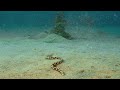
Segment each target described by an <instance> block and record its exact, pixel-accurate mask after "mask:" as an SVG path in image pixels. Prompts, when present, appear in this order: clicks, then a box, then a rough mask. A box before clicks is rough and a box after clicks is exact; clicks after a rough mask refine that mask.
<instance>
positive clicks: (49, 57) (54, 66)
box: [46, 55, 65, 75]
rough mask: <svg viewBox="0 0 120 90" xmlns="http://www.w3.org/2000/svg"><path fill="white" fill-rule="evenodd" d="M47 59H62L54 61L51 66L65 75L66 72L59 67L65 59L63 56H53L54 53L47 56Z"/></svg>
mask: <svg viewBox="0 0 120 90" xmlns="http://www.w3.org/2000/svg"><path fill="white" fill-rule="evenodd" d="M46 59H49V60H60V61H58V62H55V63H53V64H52V65H51V68H52V69H53V70H55V71H57V72H59V73H60V74H61V75H65V73H64V72H63V71H62V70H61V69H60V68H58V67H57V66H58V65H59V64H61V63H63V62H64V60H63V59H62V58H60V57H53V56H52V55H48V56H47V57H46Z"/></svg>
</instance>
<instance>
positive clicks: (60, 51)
mask: <svg viewBox="0 0 120 90" xmlns="http://www.w3.org/2000/svg"><path fill="white" fill-rule="evenodd" d="M95 29H96V28H95ZM101 29H102V28H101ZM75 30H76V31H75ZM82 30H86V28H85V27H82V28H76V27H74V28H72V29H71V30H68V31H69V32H70V33H71V34H72V35H73V36H74V37H75V38H76V39H75V40H66V39H63V38H61V37H57V39H56V38H54V37H53V38H54V39H50V38H52V35H51V36H47V37H44V38H41V37H40V39H38V37H37V39H28V38H27V37H16V36H17V35H16V36H15V37H12V38H1V39H0V78H20V79H21V78H22V79H23V78H29V79H31V78H34V79H36V78H37V79H41V78H42V79H56V78H57V79H62V78H63V79H82V78H83V79H87V78H90V79H91V78H92V79H102V78H120V38H116V37H114V36H109V35H108V34H106V33H104V32H98V33H96V32H94V29H93V28H90V29H89V31H88V30H86V31H85V32H83V31H82ZM87 31H88V32H89V33H86V32H87ZM18 36H19V35H18ZM53 36H54V35H53ZM4 37H5V34H4ZM48 37H49V39H50V40H49V39H48ZM46 38H47V39H48V41H47V42H46ZM58 38H60V39H59V40H58ZM56 40H58V42H56ZM61 40H62V41H61ZM49 41H50V42H49ZM50 54H53V55H54V56H58V57H61V58H63V59H64V63H62V64H60V65H59V66H58V67H60V69H61V70H63V71H64V72H65V76H62V75H61V74H60V73H58V72H56V71H54V70H52V69H51V68H50V66H51V64H53V63H54V62H56V61H57V60H56V61H55V60H47V59H45V58H46V56H47V55H50Z"/></svg>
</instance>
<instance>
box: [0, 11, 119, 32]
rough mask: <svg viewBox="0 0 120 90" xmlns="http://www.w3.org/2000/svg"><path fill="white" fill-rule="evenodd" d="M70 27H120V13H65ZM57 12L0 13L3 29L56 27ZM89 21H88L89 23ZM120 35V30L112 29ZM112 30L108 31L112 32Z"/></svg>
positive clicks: (0, 24) (0, 25)
mask: <svg viewBox="0 0 120 90" xmlns="http://www.w3.org/2000/svg"><path fill="white" fill-rule="evenodd" d="M64 12H65V18H66V20H67V22H68V26H80V25H82V26H87V25H88V23H90V24H89V25H91V26H92V27H93V26H94V27H111V26H114V27H119V26H120V11H64ZM56 13H57V11H0V27H1V28H4V29H5V28H20V27H54V20H55V16H56ZM87 20H88V21H87ZM4 29H3V30H4ZM111 30H112V32H115V33H116V32H117V34H118V33H120V30H119V29H111ZM111 30H106V31H107V32H109V31H110V32H111Z"/></svg>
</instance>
